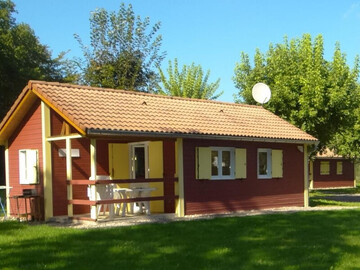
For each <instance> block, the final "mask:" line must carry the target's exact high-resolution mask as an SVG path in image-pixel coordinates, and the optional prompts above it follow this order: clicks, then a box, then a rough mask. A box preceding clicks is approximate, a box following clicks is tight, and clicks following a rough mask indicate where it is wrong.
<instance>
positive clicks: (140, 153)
mask: <svg viewBox="0 0 360 270" xmlns="http://www.w3.org/2000/svg"><path fill="white" fill-rule="evenodd" d="M134 158H135V178H145V148H144V147H135V157H134Z"/></svg>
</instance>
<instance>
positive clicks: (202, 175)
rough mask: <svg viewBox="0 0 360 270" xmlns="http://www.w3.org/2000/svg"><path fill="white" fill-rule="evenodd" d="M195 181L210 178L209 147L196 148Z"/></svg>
mask: <svg viewBox="0 0 360 270" xmlns="http://www.w3.org/2000/svg"><path fill="white" fill-rule="evenodd" d="M195 165H196V168H195V170H196V179H210V178H211V149H210V148H209V147H197V148H196V164H195Z"/></svg>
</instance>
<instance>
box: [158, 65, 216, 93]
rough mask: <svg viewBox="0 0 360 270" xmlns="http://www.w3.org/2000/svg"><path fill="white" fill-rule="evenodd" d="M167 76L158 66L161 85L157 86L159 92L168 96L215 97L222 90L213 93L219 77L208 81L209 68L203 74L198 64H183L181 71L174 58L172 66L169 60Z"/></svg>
mask: <svg viewBox="0 0 360 270" xmlns="http://www.w3.org/2000/svg"><path fill="white" fill-rule="evenodd" d="M167 72H168V78H166V76H165V74H164V72H163V71H162V70H161V68H160V67H159V73H160V80H161V83H162V86H163V87H160V86H159V87H158V90H159V92H160V93H162V94H165V95H168V96H179V97H188V98H200V99H217V98H218V97H219V96H220V95H222V94H223V92H220V93H219V94H215V92H216V90H217V89H218V88H219V83H220V79H217V81H216V82H214V83H208V79H209V76H210V70H208V71H207V72H206V74H205V76H204V72H203V70H202V68H201V66H200V65H198V66H195V64H194V63H192V64H191V65H190V66H187V65H184V66H183V68H182V70H181V72H180V71H179V68H178V61H177V59H176V58H175V60H174V67H173V65H172V63H171V61H169V66H168V68H167Z"/></svg>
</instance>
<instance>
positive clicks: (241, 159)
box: [235, 148, 246, 179]
mask: <svg viewBox="0 0 360 270" xmlns="http://www.w3.org/2000/svg"><path fill="white" fill-rule="evenodd" d="M235 178H237V179H245V178H246V149H245V148H236V149H235Z"/></svg>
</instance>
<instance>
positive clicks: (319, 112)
mask: <svg viewBox="0 0 360 270" xmlns="http://www.w3.org/2000/svg"><path fill="white" fill-rule="evenodd" d="M358 76H359V59H358V58H356V59H355V65H354V68H353V69H350V68H349V66H348V65H347V64H346V57H345V54H343V53H342V52H341V50H340V45H339V44H338V43H337V44H336V46H335V51H334V54H333V59H332V61H327V60H325V59H324V46H323V38H322V36H321V35H318V36H317V37H316V38H315V39H314V41H312V39H311V36H310V35H309V34H305V35H303V36H302V38H301V39H292V40H291V41H290V42H289V41H288V39H287V38H286V37H285V38H284V43H283V44H276V45H272V44H270V46H269V50H268V52H267V53H266V54H263V53H261V52H260V51H259V50H256V53H255V56H254V67H252V66H251V64H250V60H249V56H248V55H247V54H245V53H242V54H241V60H240V63H237V64H236V67H235V76H234V82H235V85H236V87H237V88H238V89H239V94H238V97H237V102H245V103H249V104H255V101H254V100H253V99H252V96H251V90H252V87H253V85H254V84H255V83H256V82H264V83H266V84H268V85H269V86H270V88H271V90H272V97H271V100H270V102H269V103H268V104H265V105H264V106H265V107H266V108H267V109H269V110H270V111H272V112H274V113H275V114H277V115H279V116H280V117H282V118H284V119H286V120H287V121H289V122H291V123H293V124H294V125H296V126H298V127H300V128H301V129H303V130H304V131H306V132H308V133H309V134H311V135H313V136H315V137H317V138H318V139H319V140H320V144H319V147H318V149H322V148H323V147H324V146H325V145H331V146H332V147H333V148H334V149H335V150H339V151H340V149H342V148H341V147H339V145H338V144H337V143H336V141H335V138H338V137H339V136H340V134H343V135H342V136H347V135H344V134H346V133H348V132H349V130H352V129H353V128H354V124H355V122H356V118H357V116H356V109H357V108H358V107H359V106H358V104H359V103H358V102H359V85H358V82H357V79H358ZM343 150H344V148H343ZM343 150H341V154H349V153H345V152H344V151H343ZM347 151H351V150H350V148H348V149H347Z"/></svg>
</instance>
